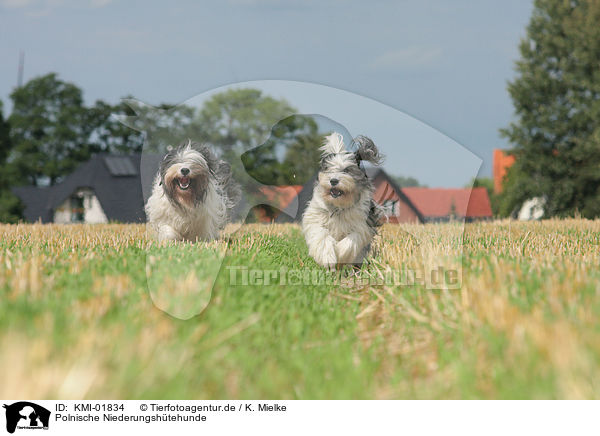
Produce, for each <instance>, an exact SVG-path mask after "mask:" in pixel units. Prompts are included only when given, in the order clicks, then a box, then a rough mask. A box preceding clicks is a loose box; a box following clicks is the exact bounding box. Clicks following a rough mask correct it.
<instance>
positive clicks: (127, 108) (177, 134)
mask: <svg viewBox="0 0 600 436" xmlns="http://www.w3.org/2000/svg"><path fill="white" fill-rule="evenodd" d="M112 110H113V117H112V119H111V122H113V123H114V122H119V123H121V128H119V127H117V126H115V127H113V128H112V130H111V131H109V132H108V133H109V135H108V136H109V138H112V140H113V141H114V140H115V138H116V137H115V132H118V133H119V135H121V136H122V135H123V134H125V133H126V131H125V130H122V129H123V128H125V129H127V130H131V129H133V130H134V131H137V132H136V133H135V134H134V135H133V136H134V137H135V140H134V144H135V147H134V148H135V149H138V148H139V149H141V147H142V144H143V145H144V151H146V152H156V153H165V152H166V151H167V149H168V148H169V147H176V146H178V145H179V144H181V143H182V142H184V141H185V140H187V139H192V140H195V141H198V140H199V141H203V140H204V141H205V140H206V138H205V136H206V135H205V134H203V133H202V132H203V130H204V126H203V125H202V124H201V123H200V121H199V120H198V118H197V110H196V108H194V107H191V106H187V105H170V104H166V103H163V104H161V105H159V106H158V107H154V106H149V105H146V104H144V103H142V102H140V101H137V100H133V99H124V100H123V103H122V104H121V105H117V106H116V107H113V108H112ZM131 139H132V138H131V137H129V138H125V137H124V136H122V137H121V141H120V144H121V146H122V147H123V146H125V147H127V145H126V144H127V143H129V144H130V145H129V147H131Z"/></svg>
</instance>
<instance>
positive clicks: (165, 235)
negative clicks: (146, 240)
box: [158, 225, 181, 242]
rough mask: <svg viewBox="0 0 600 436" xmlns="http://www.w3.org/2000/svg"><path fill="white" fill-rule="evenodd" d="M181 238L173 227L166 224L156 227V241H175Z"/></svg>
mask: <svg viewBox="0 0 600 436" xmlns="http://www.w3.org/2000/svg"><path fill="white" fill-rule="evenodd" d="M179 239H181V236H180V235H179V233H177V232H176V231H175V229H174V228H173V227H171V226H168V225H162V226H160V227H159V229H158V241H159V242H168V241H177V240H179Z"/></svg>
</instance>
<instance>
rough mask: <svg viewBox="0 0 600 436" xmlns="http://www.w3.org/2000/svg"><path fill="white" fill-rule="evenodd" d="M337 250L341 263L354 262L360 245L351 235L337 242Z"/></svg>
mask: <svg viewBox="0 0 600 436" xmlns="http://www.w3.org/2000/svg"><path fill="white" fill-rule="evenodd" d="M335 248H336V252H337V257H338V262H339V263H354V261H355V260H356V256H358V252H359V250H360V247H359V246H358V244H357V243H356V241H354V240H353V239H352V238H351V237H350V236H346V237H345V238H344V239H342V240H341V241H339V242H337V244H336V246H335Z"/></svg>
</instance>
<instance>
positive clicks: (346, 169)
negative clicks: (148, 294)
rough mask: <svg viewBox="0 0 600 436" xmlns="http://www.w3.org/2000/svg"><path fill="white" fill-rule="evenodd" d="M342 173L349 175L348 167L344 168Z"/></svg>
mask: <svg viewBox="0 0 600 436" xmlns="http://www.w3.org/2000/svg"><path fill="white" fill-rule="evenodd" d="M342 171H343V172H344V173H349V172H350V167H346V168H344V169H343V170H342Z"/></svg>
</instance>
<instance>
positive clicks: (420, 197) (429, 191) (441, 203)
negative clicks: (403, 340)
mask: <svg viewBox="0 0 600 436" xmlns="http://www.w3.org/2000/svg"><path fill="white" fill-rule="evenodd" d="M402 192H403V193H404V194H405V195H406V196H407V197H408V198H409V199H410V201H411V202H412V203H413V204H414V205H415V206H416V207H417V209H419V211H420V212H421V215H422V216H423V220H424V222H439V221H451V220H459V221H466V222H471V221H480V220H487V219H491V218H492V205H491V203H490V197H489V195H488V192H487V189H485V188H483V187H477V188H472V189H470V188H420V187H418V188H417V187H409V188H402Z"/></svg>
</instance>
